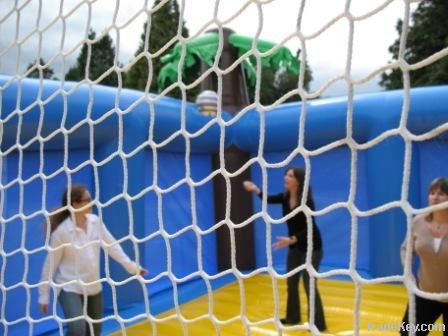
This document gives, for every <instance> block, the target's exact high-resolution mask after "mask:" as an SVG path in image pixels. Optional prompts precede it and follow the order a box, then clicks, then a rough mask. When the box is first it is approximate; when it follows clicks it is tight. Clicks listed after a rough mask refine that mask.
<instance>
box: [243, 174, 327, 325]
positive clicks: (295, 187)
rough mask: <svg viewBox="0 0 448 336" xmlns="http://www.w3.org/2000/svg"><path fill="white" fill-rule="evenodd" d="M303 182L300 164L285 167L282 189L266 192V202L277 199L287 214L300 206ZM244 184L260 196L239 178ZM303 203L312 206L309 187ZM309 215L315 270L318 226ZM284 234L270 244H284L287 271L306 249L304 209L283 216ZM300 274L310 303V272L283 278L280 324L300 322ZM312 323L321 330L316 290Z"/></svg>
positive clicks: (318, 250) (318, 255)
mask: <svg viewBox="0 0 448 336" xmlns="http://www.w3.org/2000/svg"><path fill="white" fill-rule="evenodd" d="M304 182H305V171H304V170H303V169H301V168H289V169H288V170H287V171H286V173H285V177H284V184H285V189H286V190H285V191H284V192H282V193H280V194H277V195H269V196H267V202H268V203H281V204H282V208H283V216H286V215H288V214H289V213H290V212H291V211H293V210H294V209H295V208H297V207H298V206H300V204H301V202H302V194H303V186H304ZM243 185H244V188H245V189H246V190H247V191H249V192H255V193H256V194H257V195H258V196H259V197H260V198H262V196H263V195H262V193H261V190H260V188H258V187H257V186H256V185H255V184H254V183H252V182H251V181H244V182H243ZM306 206H307V207H308V208H309V209H311V210H314V209H315V208H314V201H313V196H312V193H311V188H309V189H308V197H307V200H306ZM311 218H312V230H313V231H312V239H313V246H312V259H311V263H312V265H313V267H314V268H315V269H316V270H318V269H319V265H320V261H321V259H322V239H321V236H320V232H319V229H318V227H317V225H316V222H315V220H314V217H311ZM287 224H288V237H277V241H276V242H275V243H274V244H273V245H272V246H273V248H274V249H279V248H283V247H286V246H288V247H289V251H288V259H287V272H290V271H292V270H294V269H295V268H297V267H299V266H300V265H303V264H305V261H306V251H307V248H308V243H307V239H308V238H307V235H308V224H307V219H306V216H305V213H304V212H302V211H300V212H298V213H297V214H296V215H295V216H293V217H291V218H290V219H288V220H287ZM301 275H303V281H304V285H305V292H306V296H307V299H308V306H310V304H309V302H310V276H309V274H308V272H307V271H306V270H305V271H301V272H298V273H296V274H294V275H292V276H290V277H289V278H288V279H287V288H288V298H287V304H286V317H285V318H282V319H280V321H281V322H282V323H283V324H298V323H300V300H299V280H300V276H301ZM314 298H315V301H314V309H315V316H314V323H315V325H316V327H317V328H318V329H319V330H321V331H322V330H325V329H326V328H327V327H326V323H325V317H324V310H323V307H322V300H321V298H320V295H319V292H318V290H317V286H316V291H315V295H314ZM308 313H309V312H308Z"/></svg>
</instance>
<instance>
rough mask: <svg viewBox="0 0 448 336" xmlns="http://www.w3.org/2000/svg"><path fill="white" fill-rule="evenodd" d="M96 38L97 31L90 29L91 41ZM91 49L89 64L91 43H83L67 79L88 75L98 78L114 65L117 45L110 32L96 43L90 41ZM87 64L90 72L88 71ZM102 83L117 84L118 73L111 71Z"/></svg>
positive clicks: (81, 78)
mask: <svg viewBox="0 0 448 336" xmlns="http://www.w3.org/2000/svg"><path fill="white" fill-rule="evenodd" d="M95 38H96V33H95V32H94V31H93V30H90V32H89V35H88V39H89V41H93V40H94V39H95ZM90 49H91V52H90V59H89V63H88V64H87V58H88V54H89V43H84V44H83V46H82V48H81V52H80V54H79V56H78V58H77V60H76V64H75V65H74V66H73V67H72V68H70V69H69V71H68V72H67V74H66V76H65V79H67V80H73V81H80V80H83V79H84V78H86V77H88V78H89V79H91V80H96V79H98V78H99V77H100V76H101V75H103V74H104V73H105V72H106V71H107V70H109V69H110V68H111V67H112V66H113V65H114V59H115V47H114V45H113V41H112V38H111V37H110V36H109V34H107V35H104V37H102V38H101V39H100V40H99V41H97V42H95V43H90ZM87 66H88V72H87V73H86V71H87V69H86V67H87ZM100 83H101V84H104V85H109V86H117V85H118V76H117V73H116V72H112V73H110V74H109V75H108V76H106V77H105V78H103V79H102V80H101V82H100Z"/></svg>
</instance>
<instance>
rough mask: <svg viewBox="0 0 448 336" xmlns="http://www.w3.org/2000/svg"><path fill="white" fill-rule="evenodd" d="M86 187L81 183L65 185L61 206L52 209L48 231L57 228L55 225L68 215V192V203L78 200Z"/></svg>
mask: <svg viewBox="0 0 448 336" xmlns="http://www.w3.org/2000/svg"><path fill="white" fill-rule="evenodd" d="M86 190H87V188H86V187H85V186H83V185H82V184H72V186H71V188H70V189H69V187H67V188H66V189H65V191H64V193H63V194H62V199H61V207H60V208H58V209H56V210H55V211H53V214H52V215H51V216H50V233H51V232H53V231H54V230H56V229H57V227H58V226H59V225H60V224H61V223H62V222H63V221H64V220H65V219H66V218H67V217H69V216H70V214H71V213H70V210H69V208H68V205H69V204H68V200H69V192H70V204H73V203H75V202H80V201H81V200H82V199H83V197H84V193H85V192H86Z"/></svg>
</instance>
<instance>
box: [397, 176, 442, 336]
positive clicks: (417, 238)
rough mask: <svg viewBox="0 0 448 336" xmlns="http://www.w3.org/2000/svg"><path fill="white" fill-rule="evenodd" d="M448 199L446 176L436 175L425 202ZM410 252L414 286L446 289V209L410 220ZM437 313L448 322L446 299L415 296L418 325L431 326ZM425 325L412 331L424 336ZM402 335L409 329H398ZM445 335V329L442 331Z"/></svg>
mask: <svg viewBox="0 0 448 336" xmlns="http://www.w3.org/2000/svg"><path fill="white" fill-rule="evenodd" d="M444 202H448V179H447V178H445V177H439V178H437V179H435V180H434V181H433V182H432V183H431V185H430V187H429V192H428V203H429V205H430V206H434V205H437V204H440V203H444ZM409 239H410V240H411V242H410V246H411V249H412V253H413V254H415V255H417V256H418V257H419V259H420V267H419V270H418V277H417V286H418V288H419V289H421V290H423V291H425V292H429V293H447V292H448V208H447V207H444V208H442V209H438V210H436V211H433V212H431V213H429V214H422V215H418V216H416V217H415V218H414V220H413V223H412V231H411V233H410V235H409ZM406 248H407V241H406V240H405V241H404V243H403V245H402V247H401V259H402V262H403V264H404V261H405V254H406ZM440 316H443V323H444V324H445V326H446V325H448V300H443V299H440V300H437V299H434V300H430V299H426V298H423V297H420V296H418V295H416V296H415V319H416V321H415V323H416V324H417V325H420V326H422V325H424V324H425V325H427V326H428V325H430V324H432V323H434V322H435V321H436V320H437V319H438V318H439V317H440ZM403 322H404V323H405V325H407V324H408V323H409V305H408V306H407V307H406V311H405V314H404V317H403ZM428 330H430V329H428V328H425V330H423V328H421V329H420V330H418V331H417V332H416V333H415V334H416V335H418V336H423V335H427V334H428V332H429V331H428ZM400 333H401V335H403V336H405V335H407V334H408V331H407V330H406V329H405V328H402V329H401V330H400ZM443 334H444V335H448V328H446V330H445V331H444V333H443Z"/></svg>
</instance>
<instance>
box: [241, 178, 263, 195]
mask: <svg viewBox="0 0 448 336" xmlns="http://www.w3.org/2000/svg"><path fill="white" fill-rule="evenodd" d="M243 187H244V189H246V190H247V191H249V192H254V193H256V194H259V193H260V189H259V188H258V187H257V186H256V185H255V183H253V182H252V181H244V182H243Z"/></svg>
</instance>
